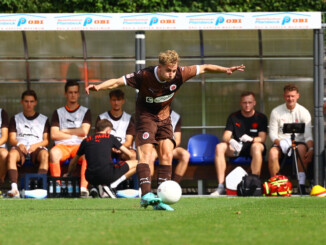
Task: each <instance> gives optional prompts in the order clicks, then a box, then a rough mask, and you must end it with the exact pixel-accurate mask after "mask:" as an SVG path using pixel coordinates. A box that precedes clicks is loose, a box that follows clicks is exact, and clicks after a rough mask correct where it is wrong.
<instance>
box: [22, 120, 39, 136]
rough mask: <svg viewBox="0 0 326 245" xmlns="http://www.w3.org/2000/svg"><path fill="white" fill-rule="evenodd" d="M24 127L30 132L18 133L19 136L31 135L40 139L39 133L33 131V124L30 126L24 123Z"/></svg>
mask: <svg viewBox="0 0 326 245" xmlns="http://www.w3.org/2000/svg"><path fill="white" fill-rule="evenodd" d="M24 128H27V129H28V130H29V131H30V133H27V132H20V133H18V136H19V137H28V136H31V137H35V138H37V139H39V138H40V137H39V136H38V135H37V132H35V133H34V132H33V126H28V125H26V124H25V125H24Z"/></svg>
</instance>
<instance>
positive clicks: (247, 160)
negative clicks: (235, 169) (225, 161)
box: [229, 156, 251, 165]
mask: <svg viewBox="0 0 326 245" xmlns="http://www.w3.org/2000/svg"><path fill="white" fill-rule="evenodd" d="M229 160H230V163H232V164H237V165H250V164H251V157H241V156H240V157H230V158H229Z"/></svg>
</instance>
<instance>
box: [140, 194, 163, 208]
mask: <svg viewBox="0 0 326 245" xmlns="http://www.w3.org/2000/svg"><path fill="white" fill-rule="evenodd" d="M160 202H161V198H158V197H156V196H155V195H154V193H152V192H149V193H147V194H145V195H144V196H142V197H141V199H140V206H141V207H144V208H147V206H148V205H156V204H159V203H160Z"/></svg>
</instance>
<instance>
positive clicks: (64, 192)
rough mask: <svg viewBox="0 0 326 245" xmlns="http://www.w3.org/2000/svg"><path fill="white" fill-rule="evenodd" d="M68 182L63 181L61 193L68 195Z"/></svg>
mask: <svg viewBox="0 0 326 245" xmlns="http://www.w3.org/2000/svg"><path fill="white" fill-rule="evenodd" d="M66 191H67V188H66V182H65V181H64V180H63V181H61V194H62V196H66V194H67V192H66Z"/></svg>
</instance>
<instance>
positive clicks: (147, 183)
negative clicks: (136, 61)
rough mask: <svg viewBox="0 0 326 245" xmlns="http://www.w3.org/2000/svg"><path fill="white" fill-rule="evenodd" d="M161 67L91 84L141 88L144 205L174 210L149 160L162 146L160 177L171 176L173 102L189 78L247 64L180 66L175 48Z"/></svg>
mask: <svg viewBox="0 0 326 245" xmlns="http://www.w3.org/2000/svg"><path fill="white" fill-rule="evenodd" d="M158 60H159V63H158V65H157V66H150V67H147V68H144V69H141V70H139V71H136V72H133V73H130V74H127V75H125V76H122V77H120V78H113V79H109V80H107V81H105V82H103V83H101V84H98V85H94V84H91V85H89V86H87V88H86V93H87V94H88V93H89V91H90V90H94V91H99V90H102V89H114V88H117V87H120V86H124V85H128V86H130V87H133V88H135V89H138V91H139V92H138V96H137V101H136V113H135V122H136V137H135V141H136V145H137V153H138V156H139V157H138V158H139V164H138V165H137V170H136V171H137V175H138V180H139V185H140V188H141V191H142V197H141V200H140V205H141V206H142V207H147V206H148V205H152V206H153V207H154V209H155V210H169V211H173V208H171V207H170V206H169V205H167V204H165V203H163V202H162V201H161V199H160V198H158V197H156V196H155V195H154V193H152V192H151V173H150V168H149V162H150V159H151V156H152V152H153V150H154V145H158V154H159V159H160V165H159V166H160V168H161V170H160V171H159V174H160V176H158V178H162V179H171V175H172V158H173V156H172V151H173V148H174V146H175V142H174V139H173V131H172V125H171V119H170V105H171V103H172V100H173V98H174V96H175V95H176V93H177V91H178V90H179V89H180V87H181V86H182V85H183V84H184V83H185V82H186V81H187V80H189V79H191V78H193V77H194V76H196V75H199V74H204V73H226V74H232V73H233V72H235V71H237V70H240V71H243V70H244V68H245V66H244V65H240V66H233V67H222V66H218V65H210V64H203V65H193V66H182V67H179V55H178V53H177V52H176V51H174V50H166V51H164V52H161V53H160V55H159V59H158Z"/></svg>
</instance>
